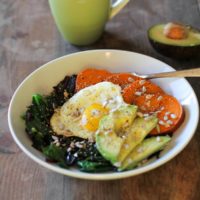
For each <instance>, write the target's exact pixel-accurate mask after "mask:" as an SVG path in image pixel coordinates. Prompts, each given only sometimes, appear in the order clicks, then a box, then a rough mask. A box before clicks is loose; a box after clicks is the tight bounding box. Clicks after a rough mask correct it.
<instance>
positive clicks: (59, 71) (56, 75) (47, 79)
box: [8, 50, 199, 180]
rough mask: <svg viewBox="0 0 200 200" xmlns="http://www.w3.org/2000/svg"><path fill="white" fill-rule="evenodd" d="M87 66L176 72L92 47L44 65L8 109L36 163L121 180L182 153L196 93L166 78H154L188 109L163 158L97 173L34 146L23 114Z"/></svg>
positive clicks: (14, 130)
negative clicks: (66, 164) (38, 97)
mask: <svg viewBox="0 0 200 200" xmlns="http://www.w3.org/2000/svg"><path fill="white" fill-rule="evenodd" d="M87 68H94V69H97V70H98V69H99V70H108V71H110V72H112V73H125V72H126V73H127V72H129V73H130V72H136V73H139V74H150V73H158V72H167V71H174V69H173V68H172V67H170V66H169V65H167V64H165V63H163V62H161V61H159V60H157V59H154V58H151V57H149V56H145V55H142V54H138V53H134V52H128V51H120V50H92V51H84V52H80V53H74V54H70V55H66V56H63V57H61V58H58V59H55V60H53V61H50V62H48V63H47V64H45V65H43V66H41V67H40V68H38V69H37V70H35V71H34V72H32V73H31V74H30V75H29V76H28V77H27V78H26V79H25V80H24V81H23V82H22V83H21V84H20V85H19V87H18V88H17V90H16V91H15V93H14V95H13V97H12V99H11V102H10V105H9V111H8V123H9V128H10V131H11V134H12V136H13V138H14V140H15V142H16V143H17V145H18V146H19V147H20V148H21V150H22V151H23V152H24V153H25V154H27V155H28V156H29V157H30V158H31V159H33V160H34V161H35V162H37V163H38V164H40V165H42V166H43V167H45V168H47V169H50V170H52V171H54V172H57V173H60V174H63V175H67V176H71V177H75V178H81V179H88V180H111V179H120V178H126V177H130V176H134V175H138V174H142V173H145V172H147V171H150V170H152V169H155V168H157V167H159V166H161V165H163V164H164V163H166V162H168V161H169V160H171V159H172V158H174V157H175V156H176V155H177V154H178V153H180V152H181V151H182V150H183V149H184V147H185V146H186V145H187V144H188V143H189V141H190V140H191V138H192V136H193V135H194V133H195V130H196V127H197V124H198V119H199V106H198V101H197V98H196V95H195V93H194V91H193V89H192V87H191V86H190V84H189V83H188V82H187V80H185V79H184V78H162V79H155V80H152V82H153V83H155V84H156V85H158V86H159V87H160V88H162V89H163V90H164V91H165V92H166V93H167V94H169V95H172V96H173V97H175V98H176V99H177V100H178V101H179V102H180V104H181V105H182V107H183V110H184V120H182V123H181V125H180V126H179V127H178V128H177V129H176V130H174V131H173V134H172V137H171V140H170V142H169V143H168V145H167V146H166V147H165V148H164V149H163V150H162V151H161V152H160V154H159V158H155V157H152V158H151V159H149V160H148V162H144V163H143V164H141V165H138V166H137V167H136V168H133V169H130V170H126V171H117V170H115V171H107V172H93V173H89V172H83V171H80V170H78V169H77V168H76V167H68V168H66V167H63V166H62V167H61V166H58V165H57V164H56V163H54V162H48V161H47V159H46V157H45V156H44V154H43V153H41V151H38V150H37V149H36V148H34V147H33V145H32V141H31V139H30V137H29V136H28V135H27V133H26V131H25V129H26V127H25V122H24V120H23V119H22V117H21V116H22V115H23V114H24V113H25V112H26V111H27V107H28V106H30V105H31V100H32V96H33V95H34V94H42V95H48V94H50V93H51V92H52V88H53V86H55V85H57V84H58V83H59V82H60V81H61V80H63V78H64V77H65V76H66V75H69V76H70V75H74V74H78V73H79V72H80V71H82V70H84V69H87Z"/></svg>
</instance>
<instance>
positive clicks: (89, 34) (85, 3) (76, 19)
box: [49, 0, 129, 45]
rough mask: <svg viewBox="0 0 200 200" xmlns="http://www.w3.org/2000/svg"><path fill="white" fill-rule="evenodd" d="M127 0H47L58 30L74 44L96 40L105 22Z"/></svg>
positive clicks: (85, 43) (127, 0) (87, 43)
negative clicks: (113, 1) (113, 0)
mask: <svg viewBox="0 0 200 200" xmlns="http://www.w3.org/2000/svg"><path fill="white" fill-rule="evenodd" d="M128 2H129V0H116V1H115V3H113V4H112V0H49V5H50V8H51V11H52V14H53V17H54V19H55V22H56V24H57V27H58V29H59V31H60V32H61V34H62V36H63V37H64V39H66V40H67V41H69V42H70V43H72V44H74V45H89V44H92V43H94V42H95V41H96V40H98V39H99V38H100V36H101V34H102V32H103V30H104V27H105V24H106V22H107V21H108V20H109V19H111V18H112V17H114V16H115V15H116V14H117V13H118V12H119V11H120V10H121V9H122V8H123V7H124V6H125V5H126V4H127V3H128Z"/></svg>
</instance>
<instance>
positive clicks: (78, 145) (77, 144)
mask: <svg viewBox="0 0 200 200" xmlns="http://www.w3.org/2000/svg"><path fill="white" fill-rule="evenodd" d="M75 146H76V147H78V148H83V145H82V144H80V142H76V143H75Z"/></svg>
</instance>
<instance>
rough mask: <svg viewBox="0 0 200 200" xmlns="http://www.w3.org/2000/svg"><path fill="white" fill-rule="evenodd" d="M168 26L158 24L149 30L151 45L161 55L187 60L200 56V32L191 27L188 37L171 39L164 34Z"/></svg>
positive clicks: (188, 29) (188, 30) (187, 27)
mask: <svg viewBox="0 0 200 200" xmlns="http://www.w3.org/2000/svg"><path fill="white" fill-rule="evenodd" d="M165 26H166V24H156V25H154V26H152V27H150V28H149V30H148V38H149V41H150V43H151V45H152V46H153V47H154V48H155V50H156V51H158V52H159V53H161V54H163V55H166V56H169V57H174V58H179V59H186V58H192V57H194V56H198V55H200V32H199V31H198V30H197V29H195V28H193V27H190V26H185V27H186V29H187V33H188V34H187V37H185V38H183V39H171V38H168V37H167V36H166V35H165V34H164V28H165Z"/></svg>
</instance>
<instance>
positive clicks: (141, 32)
mask: <svg viewBox="0 0 200 200" xmlns="http://www.w3.org/2000/svg"><path fill="white" fill-rule="evenodd" d="M198 2H199V0H198ZM199 4H200V3H199ZM171 20H176V21H177V20H178V21H183V22H185V23H188V24H192V25H194V26H197V27H199V24H200V14H199V10H198V4H197V1H196V0H190V1H182V0H176V1H174V0H168V1H160V0H154V1H144V0H141V1H130V3H129V5H128V6H127V7H126V9H124V10H123V11H122V12H121V14H120V15H118V16H116V17H115V18H114V19H113V20H112V21H110V22H109V23H108V24H107V26H106V31H105V33H104V35H103V36H102V38H101V40H100V41H98V42H97V43H95V44H94V45H91V46H88V47H76V46H72V45H70V44H68V43H67V42H64V40H63V39H62V38H61V36H60V34H59V33H58V31H57V29H56V27H55V24H54V22H53V19H52V16H51V14H50V11H49V7H48V1H46V0H40V1H39V2H38V1H29V0H23V1H22V0H1V1H0V47H1V48H0V199H1V200H10V199H15V200H26V199H33V200H34V199H36V200H40V199H47V200H55V199H56V200H63V199H68V200H76V199H77V200H79V199H81V200H82V199H83V200H90V199H91V200H92V199H97V200H104V199H105V200H111V199H116V200H121V199H123V200H124V199H125V200H132V199H134V200H149V199H154V200H157V199H162V200H165V199H166V200H168V199H170V200H177V199H181V200H188V199H191V200H197V199H200V191H199V187H200V180H199V177H200V157H199V142H198V141H200V127H198V130H197V132H196V134H195V136H194V138H193V139H192V141H191V142H190V144H189V145H188V146H187V148H186V149H185V150H184V151H183V152H182V153H180V155H178V156H177V157H176V158H175V159H173V160H172V161H170V162H169V163H167V164H165V165H164V166H162V167H160V168H158V169H156V170H153V171H151V172H148V173H146V174H143V175H140V176H136V177H132V178H128V179H123V180H118V181H86V180H79V179H73V178H69V177H65V176H62V175H59V174H56V173H54V172H51V171H49V170H47V169H44V168H43V167H40V166H39V165H38V164H36V163H35V162H33V161H32V160H30V159H29V158H28V157H27V156H26V155H25V154H24V153H23V152H21V150H19V148H18V147H17V146H16V145H15V143H14V141H13V139H12V137H11V135H10V133H9V129H8V125H7V118H6V117H5V116H6V115H7V109H8V104H9V100H10V98H11V96H12V94H13V92H14V90H15V89H16V87H17V85H18V84H19V83H20V82H21V81H22V80H23V79H24V78H25V77H26V76H27V75H28V74H29V73H30V72H32V71H33V70H34V69H36V68H37V67H38V66H40V65H41V64H43V63H45V62H47V61H49V60H51V59H54V58H56V57H58V56H62V55H65V54H68V53H72V52H77V51H82V50H87V49H101V48H106V49H108V48H109V49H124V50H130V51H136V52H139V53H144V54H147V55H150V56H154V57H156V58H158V59H161V60H163V61H165V62H167V63H169V64H171V65H172V66H174V67H175V68H177V69H182V68H189V67H191V66H198V65H199V63H200V58H199V59H196V60H192V61H181V62H180V61H175V60H172V59H169V58H166V57H164V56H161V55H160V54H158V53H156V52H155V51H154V50H153V49H152V47H151V46H150V44H149V42H148V39H147V33H146V30H147V29H148V28H149V27H150V26H151V25H153V24H154V23H159V22H168V21H171ZM189 81H190V83H191V84H192V86H193V87H194V89H195V91H196V93H197V97H198V98H200V91H199V87H200V84H199V81H198V79H189Z"/></svg>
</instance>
